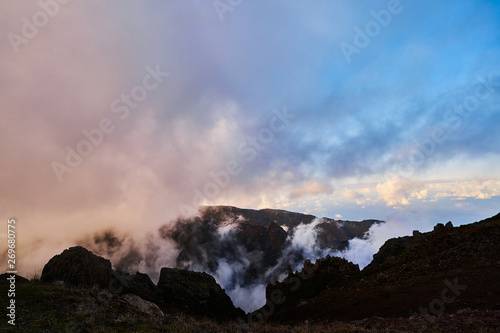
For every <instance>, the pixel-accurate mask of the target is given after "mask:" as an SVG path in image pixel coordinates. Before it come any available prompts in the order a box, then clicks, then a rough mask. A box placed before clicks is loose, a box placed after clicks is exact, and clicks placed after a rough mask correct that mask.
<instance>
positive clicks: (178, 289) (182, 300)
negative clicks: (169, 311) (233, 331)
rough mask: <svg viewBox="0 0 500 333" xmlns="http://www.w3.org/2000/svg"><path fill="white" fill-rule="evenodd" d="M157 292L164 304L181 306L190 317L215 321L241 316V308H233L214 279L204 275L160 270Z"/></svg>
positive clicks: (169, 269)
mask: <svg viewBox="0 0 500 333" xmlns="http://www.w3.org/2000/svg"><path fill="white" fill-rule="evenodd" d="M158 289H159V290H160V292H161V293H162V295H163V300H164V301H165V302H166V303H167V305H169V306H171V305H175V306H178V305H182V306H183V307H184V308H185V309H186V310H188V311H189V312H192V313H194V314H198V315H202V316H207V317H212V318H215V319H217V320H230V319H235V318H237V317H238V316H243V315H244V312H243V311H242V310H241V309H239V308H235V307H234V305H233V303H232V302H231V299H230V298H229V296H227V294H226V292H225V291H224V289H222V288H221V287H220V285H219V284H218V283H217V282H216V281H215V279H214V278H213V277H212V276H211V275H209V274H206V273H199V272H191V271H187V270H182V269H178V268H162V269H161V271H160V280H159V281H158Z"/></svg>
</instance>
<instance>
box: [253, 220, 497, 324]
mask: <svg viewBox="0 0 500 333" xmlns="http://www.w3.org/2000/svg"><path fill="white" fill-rule="evenodd" d="M339 267H344V269H339ZM330 268H331V274H330V273H328V270H329V269H330ZM307 270H309V271H313V274H309V275H310V278H309V279H300V278H298V279H297V277H298V276H300V275H299V274H298V273H291V274H290V275H289V277H288V278H287V279H288V280H290V279H292V280H293V279H294V278H295V280H297V281H299V282H300V284H299V286H298V287H296V288H295V290H293V289H292V288H291V286H290V285H287V284H286V283H278V284H275V285H274V286H269V287H268V294H267V299H268V304H266V306H265V307H263V308H262V309H261V310H260V311H258V312H256V313H255V314H254V316H262V317H265V318H267V319H269V320H271V321H287V322H289V321H302V320H360V319H363V318H369V317H372V316H378V317H400V318H401V317H402V318H409V317H412V318H413V317H419V316H424V317H425V318H427V316H429V315H431V316H432V315H442V314H445V313H451V314H453V313H456V312H457V311H459V310H461V311H464V310H462V309H467V308H471V309H474V310H482V311H487V310H500V214H499V215H497V216H494V217H492V218H489V219H486V220H483V221H480V222H476V223H472V224H469V225H463V226H460V227H455V228H454V227H453V225H452V224H451V222H450V223H447V224H446V225H444V224H438V225H437V226H436V227H435V228H434V231H432V232H428V233H420V232H418V231H415V232H414V233H413V235H412V236H406V237H399V238H394V239H390V240H388V241H387V242H386V243H385V244H384V245H383V246H382V247H381V249H380V251H379V252H378V253H377V254H376V255H374V260H373V262H372V263H371V264H370V265H368V266H367V267H365V269H363V271H361V272H356V269H355V267H354V266H353V265H352V264H349V263H345V262H340V261H339V260H338V259H336V258H329V259H327V260H326V261H319V262H318V263H317V264H316V265H313V266H312V267H309V268H307V267H306V268H305V270H304V271H303V272H302V275H304V274H305V275H306V276H307V274H308V272H307ZM329 274H330V275H329ZM285 281H287V280H285ZM276 290H278V291H276ZM273 292H274V294H273ZM279 294H283V295H284V296H285V297H284V298H283V297H281V298H279V297H277V295H279ZM272 307H274V309H272V311H271V310H270V309H271V308H272Z"/></svg>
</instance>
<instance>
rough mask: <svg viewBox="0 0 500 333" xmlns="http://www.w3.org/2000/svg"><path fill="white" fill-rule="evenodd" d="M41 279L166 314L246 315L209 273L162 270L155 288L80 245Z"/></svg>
mask: <svg viewBox="0 0 500 333" xmlns="http://www.w3.org/2000/svg"><path fill="white" fill-rule="evenodd" d="M40 280H41V282H44V283H54V282H55V283H59V284H62V285H65V286H67V287H76V288H93V287H97V288H99V289H105V290H107V291H109V292H110V293H113V294H116V295H121V296H123V297H124V295H135V296H137V297H139V298H141V299H143V300H144V301H148V302H151V303H154V304H156V306H158V307H160V308H161V309H163V310H164V311H183V312H185V313H190V314H193V315H200V316H206V317H209V318H213V319H216V320H230V319H235V318H237V317H238V316H241V315H243V314H244V313H243V311H241V310H240V309H236V308H235V307H234V305H233V304H232V302H231V299H230V298H229V297H228V296H227V295H226V293H225V292H224V290H223V289H222V288H221V287H220V286H219V285H218V284H217V282H216V281H215V279H214V278H213V277H212V276H210V275H208V274H206V273H198V272H189V271H186V270H180V269H173V268H162V269H161V272H160V280H159V282H158V284H157V285H155V284H154V283H153V282H152V281H151V279H150V278H149V277H148V276H147V275H145V274H141V273H139V272H137V273H136V274H135V275H130V274H128V273H124V272H119V271H115V270H113V269H112V268H111V262H110V261H109V260H107V259H104V258H102V257H99V256H96V255H95V254H93V253H92V252H90V251H88V250H87V249H85V248H83V247H81V246H75V247H72V248H69V249H67V250H64V251H63V252H62V253H61V254H59V255H56V256H54V257H53V258H52V259H50V261H49V262H48V263H47V264H46V265H45V267H44V268H43V272H42V276H41V279H40ZM128 297H129V298H134V296H128Z"/></svg>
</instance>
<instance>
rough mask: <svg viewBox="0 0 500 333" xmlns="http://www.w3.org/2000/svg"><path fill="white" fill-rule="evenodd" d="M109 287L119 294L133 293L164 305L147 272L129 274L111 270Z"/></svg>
mask: <svg viewBox="0 0 500 333" xmlns="http://www.w3.org/2000/svg"><path fill="white" fill-rule="evenodd" d="M109 289H110V290H111V291H112V292H115V293H119V294H134V295H137V296H139V297H141V298H143V299H145V300H146V301H150V302H153V303H156V304H157V305H160V306H164V305H165V302H164V301H163V299H162V296H161V293H160V291H159V290H158V287H156V285H155V284H154V283H153V281H151V279H150V278H149V276H148V275H147V274H143V273H140V272H136V273H135V274H134V275H130V274H128V273H124V272H113V279H112V281H111V283H110V284H109Z"/></svg>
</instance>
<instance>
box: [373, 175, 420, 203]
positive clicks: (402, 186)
mask: <svg viewBox="0 0 500 333" xmlns="http://www.w3.org/2000/svg"><path fill="white" fill-rule="evenodd" d="M423 187H424V185H423V184H422V183H419V182H413V181H410V180H408V179H406V178H403V177H401V176H393V177H391V178H390V179H389V180H387V181H386V182H384V183H378V184H377V187H376V189H377V193H378V195H379V196H380V197H381V198H382V199H383V200H384V201H385V202H386V204H387V206H399V205H403V206H407V205H409V204H410V198H411V197H412V193H413V192H414V191H415V190H419V189H421V188H423ZM420 196H421V197H422V196H423V194H420Z"/></svg>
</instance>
